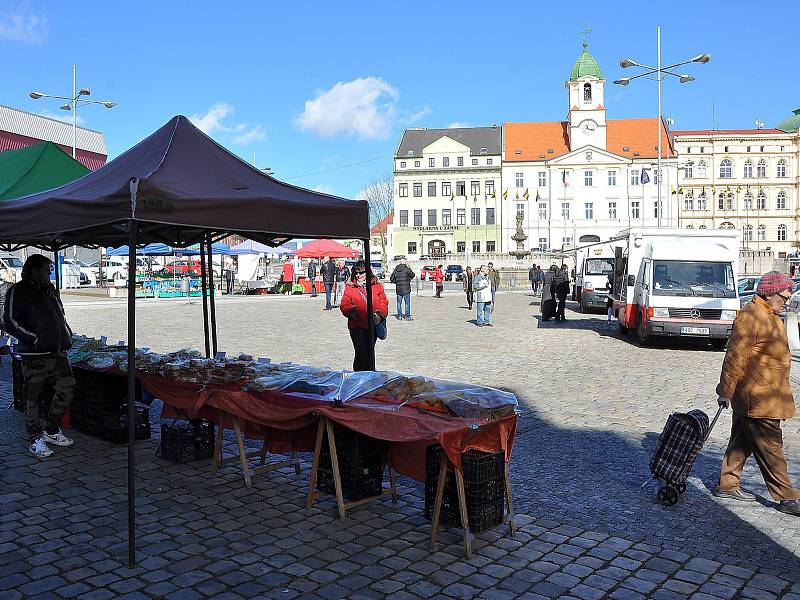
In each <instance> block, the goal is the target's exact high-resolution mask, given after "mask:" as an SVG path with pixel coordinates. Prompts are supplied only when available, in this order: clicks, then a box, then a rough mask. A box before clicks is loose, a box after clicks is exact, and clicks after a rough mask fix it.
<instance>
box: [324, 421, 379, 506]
mask: <svg viewBox="0 0 800 600" xmlns="http://www.w3.org/2000/svg"><path fill="white" fill-rule="evenodd" d="M334 434H335V438H336V456H337V458H338V459H339V475H340V477H341V480H342V496H343V497H344V498H345V500H348V501H351V502H352V501H355V500H362V499H364V498H371V497H373V496H377V495H379V494H381V493H382V492H383V468H384V463H385V460H386V452H387V450H388V448H389V445H388V444H387V443H386V442H385V441H383V440H376V439H375V438H371V437H368V436H365V435H361V434H360V433H356V432H355V431H351V430H349V429H346V428H344V427H340V426H334ZM317 489H318V490H320V491H323V492H325V493H326V494H331V495H335V494H336V488H335V487H334V479H333V468H332V466H331V455H330V450H329V448H328V434H327V432H326V433H325V435H324V437H323V440H322V451H321V452H320V460H319V468H318V470H317Z"/></svg>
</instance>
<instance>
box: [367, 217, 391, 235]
mask: <svg viewBox="0 0 800 600" xmlns="http://www.w3.org/2000/svg"><path fill="white" fill-rule="evenodd" d="M392 223H394V213H389V216H388V217H384V218H383V219H381V220H380V221H378V222H377V223H375V225H373V226H372V227H371V228H370V230H369V233H370V235H377V234H379V233H383V232H384V231H386V226H387V225H391V224H392Z"/></svg>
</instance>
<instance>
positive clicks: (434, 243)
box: [428, 240, 444, 256]
mask: <svg viewBox="0 0 800 600" xmlns="http://www.w3.org/2000/svg"><path fill="white" fill-rule="evenodd" d="M428 255H430V256H444V242H443V241H442V240H431V241H430V242H428Z"/></svg>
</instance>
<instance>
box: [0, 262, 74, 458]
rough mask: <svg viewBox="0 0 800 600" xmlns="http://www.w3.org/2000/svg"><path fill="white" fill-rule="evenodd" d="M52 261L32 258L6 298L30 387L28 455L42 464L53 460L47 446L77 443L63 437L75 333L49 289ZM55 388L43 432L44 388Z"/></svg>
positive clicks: (6, 315)
mask: <svg viewBox="0 0 800 600" xmlns="http://www.w3.org/2000/svg"><path fill="white" fill-rule="evenodd" d="M51 268H52V263H51V262H50V259H48V258H46V257H45V256H42V255H41V254H32V255H31V256H29V257H28V259H27V260H26V261H25V264H24V265H23V267H22V280H21V281H20V282H19V283H15V284H14V285H13V286H11V289H9V290H8V292H7V294H6V302H5V307H4V310H3V319H2V320H3V323H4V327H5V328H6V329H7V330H8V332H9V333H10V334H11V335H13V336H14V337H15V338H16V339H17V344H16V346H15V350H16V352H17V354H19V356H20V358H21V367H22V379H23V382H24V385H25V391H26V394H25V425H26V428H27V432H28V442H29V446H28V450H29V452H30V453H31V454H33V455H34V456H36V457H38V458H45V457H47V456H50V455H51V454H53V451H52V450H51V449H50V448H49V447H48V444H52V445H54V446H71V445H72V444H73V441H72V440H71V439H69V438H68V437H66V436H65V435H64V434H63V433H61V428H60V427H59V424H60V423H61V418H62V417H63V416H64V412H65V411H66V410H67V408H68V407H69V405H70V403H71V402H72V397H73V396H74V394H75V377H73V375H72V367H70V364H69V359H68V358H67V350H69V348H70V347H71V346H72V331H70V329H69V326H68V325H67V321H66V319H65V317H64V307H63V306H62V304H61V300H59V298H58V296H57V295H56V291H55V289H54V288H53V286H52V285H51V284H50V269H51ZM48 381H49V382H52V386H53V391H54V394H53V398H52V401H51V402H50V412H49V413H48V415H47V418H46V420H45V426H44V431H42V420H41V417H40V416H39V400H40V396H41V395H42V390H43V388H44V387H45V385H46V384H47V383H48Z"/></svg>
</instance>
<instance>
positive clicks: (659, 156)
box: [656, 26, 662, 229]
mask: <svg viewBox="0 0 800 600" xmlns="http://www.w3.org/2000/svg"><path fill="white" fill-rule="evenodd" d="M657 31H658V71H656V74H657V76H658V186H657V188H658V189H657V198H658V205H657V206H658V228H659V229H661V179H662V177H661V79H662V75H661V26H659V27H657Z"/></svg>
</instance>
